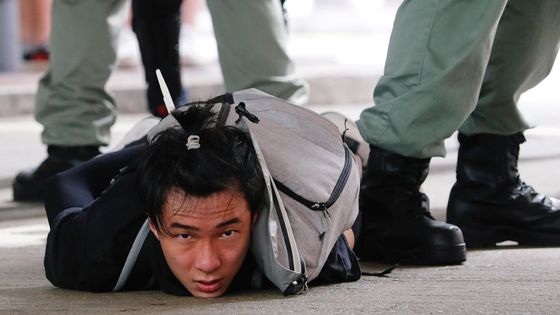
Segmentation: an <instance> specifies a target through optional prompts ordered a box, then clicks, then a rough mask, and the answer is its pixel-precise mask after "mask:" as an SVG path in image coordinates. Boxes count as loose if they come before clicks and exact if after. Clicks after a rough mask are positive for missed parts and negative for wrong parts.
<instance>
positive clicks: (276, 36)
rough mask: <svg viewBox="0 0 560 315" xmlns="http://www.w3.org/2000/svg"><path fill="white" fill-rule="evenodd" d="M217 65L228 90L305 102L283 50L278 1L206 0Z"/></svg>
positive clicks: (304, 90)
mask: <svg viewBox="0 0 560 315" xmlns="http://www.w3.org/2000/svg"><path fill="white" fill-rule="evenodd" d="M208 8H209V9H210V13H211V15H212V22H213V24H214V34H215V35H216V41H217V42H218V53H219V57H220V65H221V67H222V73H223V75H224V83H225V86H226V89H227V90H228V91H235V90H241V89H246V88H257V89H259V90H262V91H264V92H266V93H269V94H272V95H274V96H276V97H279V98H283V99H286V100H289V101H291V102H293V103H296V104H304V103H306V102H307V100H308V88H307V85H306V83H305V82H304V81H302V80H300V79H297V78H296V77H295V76H294V68H293V63H292V60H291V59H290V57H289V56H288V54H287V51H286V42H287V37H288V34H287V28H286V25H285V23H284V19H283V14H282V8H281V5H280V2H279V1H278V0H259V1H255V0H209V1H208Z"/></svg>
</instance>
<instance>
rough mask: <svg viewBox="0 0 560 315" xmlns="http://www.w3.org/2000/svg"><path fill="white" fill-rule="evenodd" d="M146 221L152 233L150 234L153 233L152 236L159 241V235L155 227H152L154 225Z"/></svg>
mask: <svg viewBox="0 0 560 315" xmlns="http://www.w3.org/2000/svg"><path fill="white" fill-rule="evenodd" d="M148 221H149V222H150V230H151V231H152V233H154V236H155V237H156V238H157V239H158V241H159V234H158V231H157V229H156V227H155V226H154V224H153V223H152V220H150V219H148Z"/></svg>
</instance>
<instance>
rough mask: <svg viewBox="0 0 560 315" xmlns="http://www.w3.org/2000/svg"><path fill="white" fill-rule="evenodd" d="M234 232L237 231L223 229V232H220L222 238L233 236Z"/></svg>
mask: <svg viewBox="0 0 560 315" xmlns="http://www.w3.org/2000/svg"><path fill="white" fill-rule="evenodd" d="M236 233H237V232H236V231H234V230H227V231H225V232H224V233H222V237H223V238H229V237H232V236H234V235H235V234H236Z"/></svg>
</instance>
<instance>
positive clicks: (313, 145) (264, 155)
mask: <svg viewBox="0 0 560 315" xmlns="http://www.w3.org/2000/svg"><path fill="white" fill-rule="evenodd" d="M214 108H215V110H216V112H217V113H218V119H217V120H218V122H217V123H218V124H226V125H232V126H237V127H238V128H240V129H242V130H245V131H246V132H248V133H249V134H250V135H251V138H252V141H253V145H254V147H255V151H256V152H257V155H258V157H259V162H260V165H261V167H262V170H263V175H264V177H265V182H266V187H267V189H266V194H267V195H266V196H265V205H264V208H263V209H262V210H261V214H260V216H259V217H258V219H257V222H256V224H255V226H254V228H253V235H252V244H251V251H252V254H253V256H254V259H255V260H256V262H257V264H258V266H259V267H260V269H261V271H262V272H263V273H264V275H265V276H266V277H267V278H268V279H269V280H270V281H271V282H272V283H274V284H275V285H276V286H277V287H278V288H279V289H280V290H281V291H282V292H283V293H284V294H285V295H292V294H299V293H302V292H303V291H304V290H306V288H307V282H308V281H311V280H313V279H315V278H316V277H317V276H318V275H319V273H320V271H321V269H322V267H323V265H324V263H325V261H326V260H327V257H328V255H329V253H330V252H331V250H332V248H333V246H334V245H335V243H336V241H337V239H338V238H339V236H340V235H341V234H342V232H343V231H345V230H347V229H350V227H351V226H352V224H353V223H354V220H355V219H356V217H357V215H358V192H359V187H360V175H359V172H360V162H359V161H358V160H356V158H355V157H354V155H353V154H352V152H351V151H350V149H349V148H348V147H347V146H346V145H345V144H344V143H343V139H342V135H341V132H340V131H339V128H337V126H335V125H334V124H333V123H331V122H330V121H329V120H327V119H325V118H323V117H322V116H320V115H318V114H317V113H315V112H312V111H310V110H307V109H305V108H303V107H299V106H295V105H292V104H290V103H287V102H286V101H283V100H281V99H278V98H276V97H273V96H271V95H268V94H266V93H263V92H261V91H258V90H256V89H249V90H243V91H239V92H235V93H233V94H226V95H224V96H223V99H222V104H216V105H214ZM178 110H181V109H178ZM176 125H178V123H177V121H175V119H174V118H173V117H172V116H171V115H169V116H167V117H166V118H164V119H163V120H161V121H160V122H159V123H158V124H157V125H156V126H155V127H153V128H152V129H151V130H150V131H149V132H148V141H151V139H152V138H153V136H154V135H155V134H156V133H157V132H159V131H161V130H164V129H166V128H169V127H172V126H176ZM147 230H148V225H147V224H144V226H143V227H142V229H141V230H140V232H139V234H138V236H137V237H136V240H135V242H134V244H133V246H132V249H131V251H130V253H129V256H128V258H127V261H126V263H125V267H124V268H123V271H122V272H121V277H119V280H118V283H117V286H116V287H115V290H118V289H120V288H121V287H122V285H124V282H125V281H126V278H127V277H128V273H129V272H130V269H132V267H133V266H134V262H135V260H136V256H137V255H138V253H137V252H139V250H140V248H141V247H142V243H143V241H144V239H145V237H146V235H147V234H148V231H147ZM121 278H122V279H121Z"/></svg>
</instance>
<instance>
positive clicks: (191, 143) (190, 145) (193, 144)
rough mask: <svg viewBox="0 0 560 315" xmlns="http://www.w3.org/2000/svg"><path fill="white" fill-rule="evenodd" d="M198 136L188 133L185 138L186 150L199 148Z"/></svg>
mask: <svg viewBox="0 0 560 315" xmlns="http://www.w3.org/2000/svg"><path fill="white" fill-rule="evenodd" d="M199 141H200V137H199V136H197V135H190V136H189V137H188V138H187V150H192V149H198V148H200V142H199Z"/></svg>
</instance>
